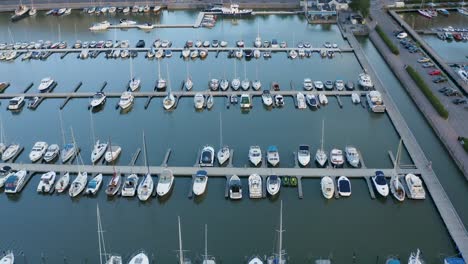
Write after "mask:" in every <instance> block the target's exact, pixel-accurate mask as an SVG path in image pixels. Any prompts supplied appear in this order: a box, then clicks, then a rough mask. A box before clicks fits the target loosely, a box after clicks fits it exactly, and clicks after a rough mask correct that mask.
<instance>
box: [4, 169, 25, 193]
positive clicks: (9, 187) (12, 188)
mask: <svg viewBox="0 0 468 264" xmlns="http://www.w3.org/2000/svg"><path fill="white" fill-rule="evenodd" d="M27 174H28V172H27V171H26V170H24V169H23V170H20V171H17V172H15V173H11V174H10V175H9V176H8V178H7V179H6V180H5V184H4V188H5V193H6V194H15V193H18V192H20V191H21V189H22V188H23V186H24V184H25V183H26V175H27Z"/></svg>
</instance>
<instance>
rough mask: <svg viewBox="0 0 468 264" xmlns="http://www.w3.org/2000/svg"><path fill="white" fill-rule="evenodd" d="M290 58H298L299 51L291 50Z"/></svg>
mask: <svg viewBox="0 0 468 264" xmlns="http://www.w3.org/2000/svg"><path fill="white" fill-rule="evenodd" d="M289 58H291V59H295V58H297V51H296V50H293V49H292V50H290V51H289Z"/></svg>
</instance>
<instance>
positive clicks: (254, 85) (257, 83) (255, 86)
mask: <svg viewBox="0 0 468 264" xmlns="http://www.w3.org/2000/svg"><path fill="white" fill-rule="evenodd" d="M252 88H253V89H254V90H255V91H258V90H260V89H261V88H262V83H261V82H260V80H254V81H253V82H252Z"/></svg>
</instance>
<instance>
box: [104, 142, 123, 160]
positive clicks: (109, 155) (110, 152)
mask: <svg viewBox="0 0 468 264" xmlns="http://www.w3.org/2000/svg"><path fill="white" fill-rule="evenodd" d="M121 152H122V148H121V147H120V146H116V145H111V146H110V147H109V148H108V149H107V151H106V153H105V154H104V159H105V160H106V162H108V163H111V162H113V161H115V160H116V159H117V158H118V157H119V156H120V153H121Z"/></svg>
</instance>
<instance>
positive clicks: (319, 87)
mask: <svg viewBox="0 0 468 264" xmlns="http://www.w3.org/2000/svg"><path fill="white" fill-rule="evenodd" d="M314 87H315V89H317V90H323V82H322V81H314Z"/></svg>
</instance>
